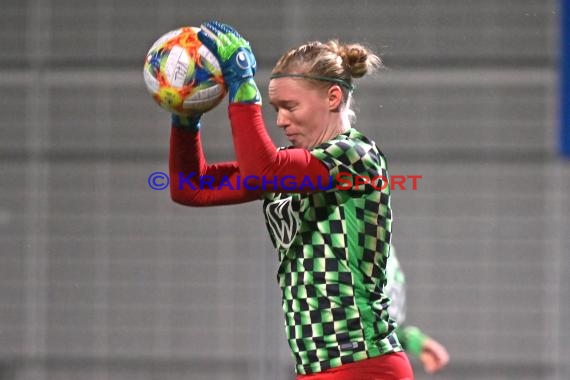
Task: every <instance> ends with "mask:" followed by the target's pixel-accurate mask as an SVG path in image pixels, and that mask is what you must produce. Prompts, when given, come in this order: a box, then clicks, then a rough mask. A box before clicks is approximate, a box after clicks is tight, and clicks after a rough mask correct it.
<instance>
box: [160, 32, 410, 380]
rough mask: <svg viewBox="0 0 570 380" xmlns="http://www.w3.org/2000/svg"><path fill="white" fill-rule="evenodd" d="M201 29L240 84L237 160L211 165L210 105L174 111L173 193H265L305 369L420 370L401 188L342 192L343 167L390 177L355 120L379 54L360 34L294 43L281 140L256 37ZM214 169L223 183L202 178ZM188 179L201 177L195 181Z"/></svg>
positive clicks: (314, 374)
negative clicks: (351, 39) (395, 233)
mask: <svg viewBox="0 0 570 380" xmlns="http://www.w3.org/2000/svg"><path fill="white" fill-rule="evenodd" d="M198 35H199V38H200V40H201V41H202V43H204V44H205V45H206V46H207V47H208V48H209V49H210V50H211V51H212V52H213V53H214V54H215V55H216V57H217V58H218V60H219V62H220V65H221V67H222V73H223V75H224V80H225V83H226V85H227V86H228V89H229V108H228V114H229V119H230V125H231V132H232V138H233V145H234V149H235V154H236V161H235V162H222V163H216V164H208V162H207V161H206V159H205V156H204V152H203V150H202V144H201V140H200V125H201V124H200V115H191V116H188V117H180V116H173V119H172V129H171V140H170V141H171V142H170V158H169V160H170V163H169V165H170V178H171V186H170V189H171V195H172V198H173V200H174V201H175V202H178V203H181V204H184V205H189V206H213V205H224V204H236V203H243V202H249V201H254V200H262V201H263V215H264V217H265V221H266V225H267V229H268V232H269V236H270V238H271V240H272V242H273V244H274V245H275V247H276V249H277V259H278V260H279V269H278V274H277V278H278V282H279V286H280V288H281V292H282V307H283V312H284V317H285V327H286V335H287V338H288V342H289V346H290V348H291V353H292V356H293V358H294V360H295V363H296V367H295V368H296V372H297V379H299V380H303V379H310V380H340V379H359V380H367V379H369V380H376V379H383V380H404V379H405V380H412V379H413V373H412V369H411V366H410V363H409V360H408V358H407V356H406V354H405V353H404V352H403V350H402V347H401V345H400V343H399V342H398V337H397V335H396V332H395V328H396V326H395V324H394V321H393V320H392V319H390V318H389V316H388V305H389V303H390V301H389V298H388V297H387V295H386V292H385V289H384V283H385V280H386V278H385V276H386V260H387V259H388V256H389V255H390V239H391V233H392V232H391V231H392V227H391V225H392V211H391V207H390V186H381V188H382V189H383V190H377V189H375V188H373V187H372V186H371V185H370V184H368V185H361V186H359V187H353V188H351V189H349V190H345V191H341V190H339V189H337V188H336V186H335V183H334V181H335V180H334V178H336V175H337V174H338V173H340V172H345V173H346V172H348V173H351V174H352V175H354V176H358V175H360V176H366V177H369V178H373V177H376V176H382V178H384V179H388V178H389V175H388V172H387V167H386V159H385V157H384V155H383V154H382V153H381V151H380V150H379V149H378V147H377V146H376V144H375V143H374V142H373V141H371V140H370V139H368V138H367V137H366V136H364V135H363V134H362V133H360V132H359V131H358V130H357V129H355V128H353V126H352V123H353V122H354V117H353V116H354V113H353V111H352V109H351V102H352V95H353V94H352V92H353V89H354V84H353V81H354V79H356V78H360V77H363V76H364V75H366V74H368V73H370V72H372V71H373V70H374V69H376V68H377V67H378V66H379V65H380V63H381V62H380V59H379V58H378V57H377V56H376V55H374V54H373V53H372V52H371V51H370V50H368V49H367V48H365V47H364V46H362V45H361V44H348V45H347V44H341V43H339V42H338V41H334V40H331V41H328V42H326V43H322V42H309V43H307V44H304V45H302V46H299V47H298V48H295V49H292V50H290V51H288V52H287V53H285V54H284V55H283V56H282V57H281V58H280V59H279V60H278V62H277V64H276V65H275V67H274V68H273V70H272V74H271V80H270V82H269V103H270V104H271V105H272V106H273V108H274V109H275V111H276V123H277V127H278V128H280V129H281V130H282V131H283V133H284V134H285V136H287V138H288V140H289V141H290V143H291V145H290V146H289V147H287V148H285V149H277V148H276V147H275V145H274V144H273V142H272V141H271V139H270V137H269V135H268V133H267V130H266V129H265V124H264V121H263V118H262V113H261V107H260V105H261V96H260V93H259V90H258V88H257V85H256V83H255V81H254V74H255V70H256V61H255V57H254V55H253V53H252V51H251V48H250V46H249V43H248V42H247V41H245V40H244V39H243V38H242V37H241V36H240V35H239V34H238V33H237V32H236V31H235V30H234V29H233V28H231V27H229V26H228V25H224V24H220V23H217V22H208V23H205V24H203V25H202V27H201V31H200V32H199V33H198ZM180 173H182V176H181V175H180ZM192 173H197V174H198V176H196V177H193V176H192V175H191V174H192ZM204 175H207V176H209V178H211V179H212V180H213V182H212V186H213V187H214V188H202V187H200V186H199V183H198V182H197V181H198V177H201V176H204ZM285 176H287V177H288V178H290V179H292V182H293V183H296V184H300V183H303V182H304V181H308V182H310V183H313V184H315V183H321V184H322V185H323V186H324V187H325V188H326V190H323V189H322V187H321V186H319V188H318V189H315V188H310V187H304V188H298V189H292V188H291V187H289V186H288V187H287V188H283V187H282V183H283V181H279V180H271V179H275V178H277V179H278V178H283V177H285ZM181 178H183V180H182V179H181ZM241 178H250V179H251V181H250V182H249V183H248V185H249V186H239V185H240V183H239V181H241ZM267 178H269V179H270V181H264V179H267ZM186 181H196V182H194V183H193V185H194V186H184V185H185V183H182V182H186ZM256 181H257V182H256ZM319 181H320V182H319ZM220 185H224V186H220ZM251 188H255V190H249V189H251Z"/></svg>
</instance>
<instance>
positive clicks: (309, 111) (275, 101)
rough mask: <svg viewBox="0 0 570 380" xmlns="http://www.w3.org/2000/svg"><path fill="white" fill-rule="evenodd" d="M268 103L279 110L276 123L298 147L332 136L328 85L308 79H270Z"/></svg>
mask: <svg viewBox="0 0 570 380" xmlns="http://www.w3.org/2000/svg"><path fill="white" fill-rule="evenodd" d="M269 102H270V103H271V105H272V106H273V108H275V111H276V112H277V126H278V127H279V128H282V129H283V131H284V132H285V135H286V136H287V139H289V141H290V142H291V144H292V145H293V146H294V147H296V148H305V149H307V148H311V147H314V146H317V145H319V144H320V143H322V142H323V141H326V139H327V138H328V137H329V136H327V134H328V129H329V124H330V118H331V112H330V99H329V96H328V92H327V88H326V87H325V88H322V87H315V86H312V85H311V83H310V82H308V81H307V80H305V79H298V78H287V77H284V78H275V79H272V80H271V81H270V82H269Z"/></svg>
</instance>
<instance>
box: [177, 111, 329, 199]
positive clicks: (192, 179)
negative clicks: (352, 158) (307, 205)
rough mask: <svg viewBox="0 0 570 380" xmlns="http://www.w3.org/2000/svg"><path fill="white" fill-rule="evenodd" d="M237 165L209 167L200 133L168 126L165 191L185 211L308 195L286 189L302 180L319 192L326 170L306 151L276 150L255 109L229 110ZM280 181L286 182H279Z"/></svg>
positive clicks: (326, 182)
mask: <svg viewBox="0 0 570 380" xmlns="http://www.w3.org/2000/svg"><path fill="white" fill-rule="evenodd" d="M229 115H230V122H231V127H232V138H233V143H234V148H235V152H236V158H237V161H235V162H223V163H217V164H211V165H209V164H208V163H207V161H206V158H205V156H204V152H203V149H202V143H201V139H200V133H199V132H198V133H196V132H190V131H183V130H180V129H179V128H176V127H174V126H173V127H172V130H171V137H170V156H169V170H170V192H171V196H172V199H173V200H174V201H175V202H177V203H181V204H184V205H188V206H214V205H227V204H237V203H244V202H249V201H253V200H256V199H259V198H260V197H261V194H262V193H263V192H309V191H315V190H317V188H316V187H314V188H311V187H303V188H294V186H293V188H292V186H291V183H295V184H301V183H303V181H308V182H309V183H311V184H318V186H319V187H320V188H325V187H326V186H328V185H329V183H330V178H329V171H328V168H327V166H326V165H325V164H324V163H323V162H322V161H320V160H319V159H318V158H316V157H314V156H313V155H311V153H310V152H309V151H308V150H306V149H284V150H277V148H276V147H275V145H274V144H273V142H272V141H271V138H270V137H269V135H268V133H267V130H266V129H265V124H264V122H263V118H262V115H261V107H260V106H258V105H255V104H248V105H244V104H232V105H230V107H229ZM284 178H288V179H289V180H290V181H289V182H287V183H285V182H284V181H283V179H284Z"/></svg>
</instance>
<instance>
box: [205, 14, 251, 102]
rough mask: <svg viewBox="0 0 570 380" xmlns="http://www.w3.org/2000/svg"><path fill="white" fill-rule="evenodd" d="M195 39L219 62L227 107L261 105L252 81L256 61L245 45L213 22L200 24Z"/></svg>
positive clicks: (240, 37)
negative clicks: (247, 104) (226, 90)
mask: <svg viewBox="0 0 570 380" xmlns="http://www.w3.org/2000/svg"><path fill="white" fill-rule="evenodd" d="M198 38H199V39H200V41H201V42H202V43H203V44H204V45H205V46H206V47H207V48H208V49H210V51H211V52H212V53H213V54H214V55H215V56H216V58H217V59H218V61H219V62H220V66H221V68H222V74H223V75H224V81H225V82H226V85H227V86H228V91H229V98H230V103H249V104H261V95H260V93H259V89H258V88H257V85H256V84H255V81H254V80H253V76H254V75H255V69H256V61H255V56H254V55H253V52H252V51H251V47H250V46H249V42H247V41H246V40H245V39H244V38H243V37H242V36H241V35H240V34H239V33H238V32H237V31H236V30H235V29H234V28H232V27H231V26H229V25H226V24H222V23H220V22H217V21H209V22H205V23H203V24H202V26H201V30H200V31H199V32H198Z"/></svg>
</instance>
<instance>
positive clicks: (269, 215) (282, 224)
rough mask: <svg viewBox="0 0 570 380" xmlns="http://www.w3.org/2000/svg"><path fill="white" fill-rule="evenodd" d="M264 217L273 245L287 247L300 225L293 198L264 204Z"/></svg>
mask: <svg viewBox="0 0 570 380" xmlns="http://www.w3.org/2000/svg"><path fill="white" fill-rule="evenodd" d="M264 211H265V218H266V221H267V225H268V227H269V229H270V230H271V234H272V235H273V238H274V239H275V245H276V246H277V247H282V248H285V249H288V248H289V247H290V246H291V244H292V243H293V240H294V239H295V236H296V235H297V232H298V231H299V226H300V225H301V219H300V218H299V211H298V207H294V204H293V198H292V197H288V198H285V199H278V200H275V201H273V202H269V203H267V204H266V205H265V210H264Z"/></svg>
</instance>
